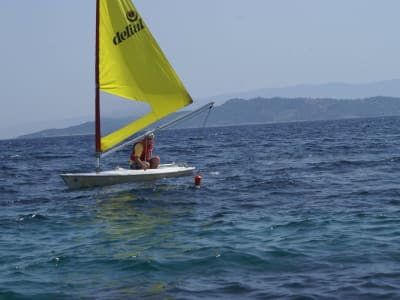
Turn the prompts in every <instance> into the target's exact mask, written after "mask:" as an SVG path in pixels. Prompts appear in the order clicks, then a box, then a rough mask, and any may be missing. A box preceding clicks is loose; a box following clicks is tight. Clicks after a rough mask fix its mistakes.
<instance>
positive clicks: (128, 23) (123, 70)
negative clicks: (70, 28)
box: [98, 0, 192, 152]
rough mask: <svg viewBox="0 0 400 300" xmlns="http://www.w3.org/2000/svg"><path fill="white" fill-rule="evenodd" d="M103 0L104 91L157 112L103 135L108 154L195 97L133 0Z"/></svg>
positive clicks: (101, 67)
mask: <svg viewBox="0 0 400 300" xmlns="http://www.w3.org/2000/svg"><path fill="white" fill-rule="evenodd" d="M99 2H100V7H99V14H100V20H99V64H98V67H99V89H100V90H101V91H104V92H107V93H110V94H113V95H116V96H120V97H123V98H126V99H129V100H132V101H143V102H147V103H148V104H149V105H150V106H151V107H152V112H151V113H149V114H147V115H145V116H143V117H141V118H139V119H138V120H135V121H133V122H132V123H131V124H129V125H127V126H125V127H123V128H121V129H119V130H117V131H115V132H113V133H111V134H109V135H107V136H105V137H101V143H100V145H101V146H100V148H101V152H104V151H107V150H108V149H110V148H112V147H113V146H115V145H117V144H118V143H121V142H122V141H124V140H125V139H127V138H129V137H130V136H132V135H133V134H135V133H136V132H138V131H140V130H141V129H143V128H145V127H147V126H149V125H151V124H152V123H154V122H156V121H158V120H159V119H161V118H164V117H165V116H167V115H169V114H171V113H173V112H175V111H177V110H179V109H181V108H183V107H185V106H187V105H189V104H190V103H192V99H191V97H190V95H189V93H188V92H187V91H186V89H185V87H184V86H183V83H182V82H181V80H180V79H179V77H178V76H177V74H176V73H175V71H174V70H173V68H172V66H171V65H170V63H169V62H168V60H167V58H166V57H165V55H164V54H163V52H162V50H161V48H160V47H159V45H158V44H157V42H156V41H155V39H154V37H153V36H152V34H151V32H150V31H149V29H148V27H147V25H146V23H145V22H144V20H143V18H142V17H141V16H140V14H139V13H138V11H137V10H136V8H135V7H134V5H133V4H132V2H131V1H130V0H99ZM121 101H123V100H121Z"/></svg>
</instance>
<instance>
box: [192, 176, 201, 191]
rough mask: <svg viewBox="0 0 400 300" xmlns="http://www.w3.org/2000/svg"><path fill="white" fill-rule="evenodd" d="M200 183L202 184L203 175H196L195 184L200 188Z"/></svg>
mask: <svg viewBox="0 0 400 300" xmlns="http://www.w3.org/2000/svg"><path fill="white" fill-rule="evenodd" d="M200 185H201V176H200V175H196V176H194V186H195V187H197V188H199V187H200Z"/></svg>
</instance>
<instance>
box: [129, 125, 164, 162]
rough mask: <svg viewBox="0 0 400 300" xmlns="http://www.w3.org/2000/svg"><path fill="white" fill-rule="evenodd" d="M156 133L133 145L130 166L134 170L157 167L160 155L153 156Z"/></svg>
mask: <svg viewBox="0 0 400 300" xmlns="http://www.w3.org/2000/svg"><path fill="white" fill-rule="evenodd" d="M153 146H154V134H153V133H150V134H148V135H146V136H145V137H144V139H142V140H140V141H139V142H137V143H136V144H134V145H133V147H132V152H131V161H130V168H131V169H134V170H140V169H143V170H146V169H149V168H150V169H157V168H158V165H159V164H160V157H159V156H154V157H152V152H153Z"/></svg>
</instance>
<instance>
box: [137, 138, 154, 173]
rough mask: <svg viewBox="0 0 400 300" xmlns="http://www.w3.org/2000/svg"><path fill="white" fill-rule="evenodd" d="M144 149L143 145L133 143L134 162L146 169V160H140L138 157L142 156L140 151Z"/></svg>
mask: <svg viewBox="0 0 400 300" xmlns="http://www.w3.org/2000/svg"><path fill="white" fill-rule="evenodd" d="M143 151H144V149H143V145H142V144H141V143H138V144H136V145H135V157H134V159H135V162H136V163H137V164H139V166H141V167H142V169H143V170H146V169H148V168H149V167H150V164H149V163H148V162H147V161H142V160H141V159H140V157H141V156H142V152H143Z"/></svg>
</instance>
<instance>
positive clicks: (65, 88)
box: [0, 0, 400, 138]
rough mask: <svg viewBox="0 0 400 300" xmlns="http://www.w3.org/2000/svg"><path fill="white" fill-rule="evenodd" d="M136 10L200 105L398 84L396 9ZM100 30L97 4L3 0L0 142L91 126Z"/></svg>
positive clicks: (288, 4)
mask: <svg viewBox="0 0 400 300" xmlns="http://www.w3.org/2000/svg"><path fill="white" fill-rule="evenodd" d="M134 4H135V6H136V8H137V9H138V10H139V12H140V13H141V15H142V17H143V18H144V20H145V22H146V23H147V25H148V27H149V28H150V30H151V31H152V33H153V35H154V36H155V38H156V39H157V41H158V42H159V44H160V46H161V48H162V49H163V50H164V52H165V54H166V55H167V57H168V58H169V60H170V62H171V64H172V65H173V66H174V68H175V70H176V72H177V73H178V74H179V76H180V77H181V79H182V81H183V82H184V84H185V86H186V88H187V89H188V90H189V92H190V93H191V95H192V97H193V98H194V99H195V100H196V99H201V98H205V97H209V96H213V95H220V94H225V93H234V92H241V91H247V90H252V89H258V88H274V87H284V86H290V85H297V84H303V83H328V82H348V83H362V82H371V81H379V80H387V79H394V78H397V79H398V78H400V39H399V28H400V23H399V22H400V21H399V18H398V14H399V12H400V1H399V0H246V1H243V0H240V1H239V0H201V1H200V0H196V1H195V0H136V1H134ZM94 25H95V0H67V1H66V0H35V1H33V0H19V1H15V0H2V3H1V9H0V36H1V38H2V42H1V47H0V70H1V71H0V88H1V91H0V93H1V94H0V97H1V104H2V105H1V110H0V138H8V137H13V136H15V135H18V134H22V133H27V132H29V131H33V130H37V129H43V128H48V127H49V126H57V125H56V124H59V125H60V126H63V125H64V124H66V123H67V122H65V121H63V122H58V123H56V122H54V121H55V120H68V122H69V123H71V124H73V123H76V122H77V121H78V120H83V119H85V118H86V119H89V118H91V117H92V115H93V112H92V110H93V103H94V100H93V98H94V32H95V31H94ZM27 126H29V127H27ZM27 128H29V129H30V130H28V129H27Z"/></svg>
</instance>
